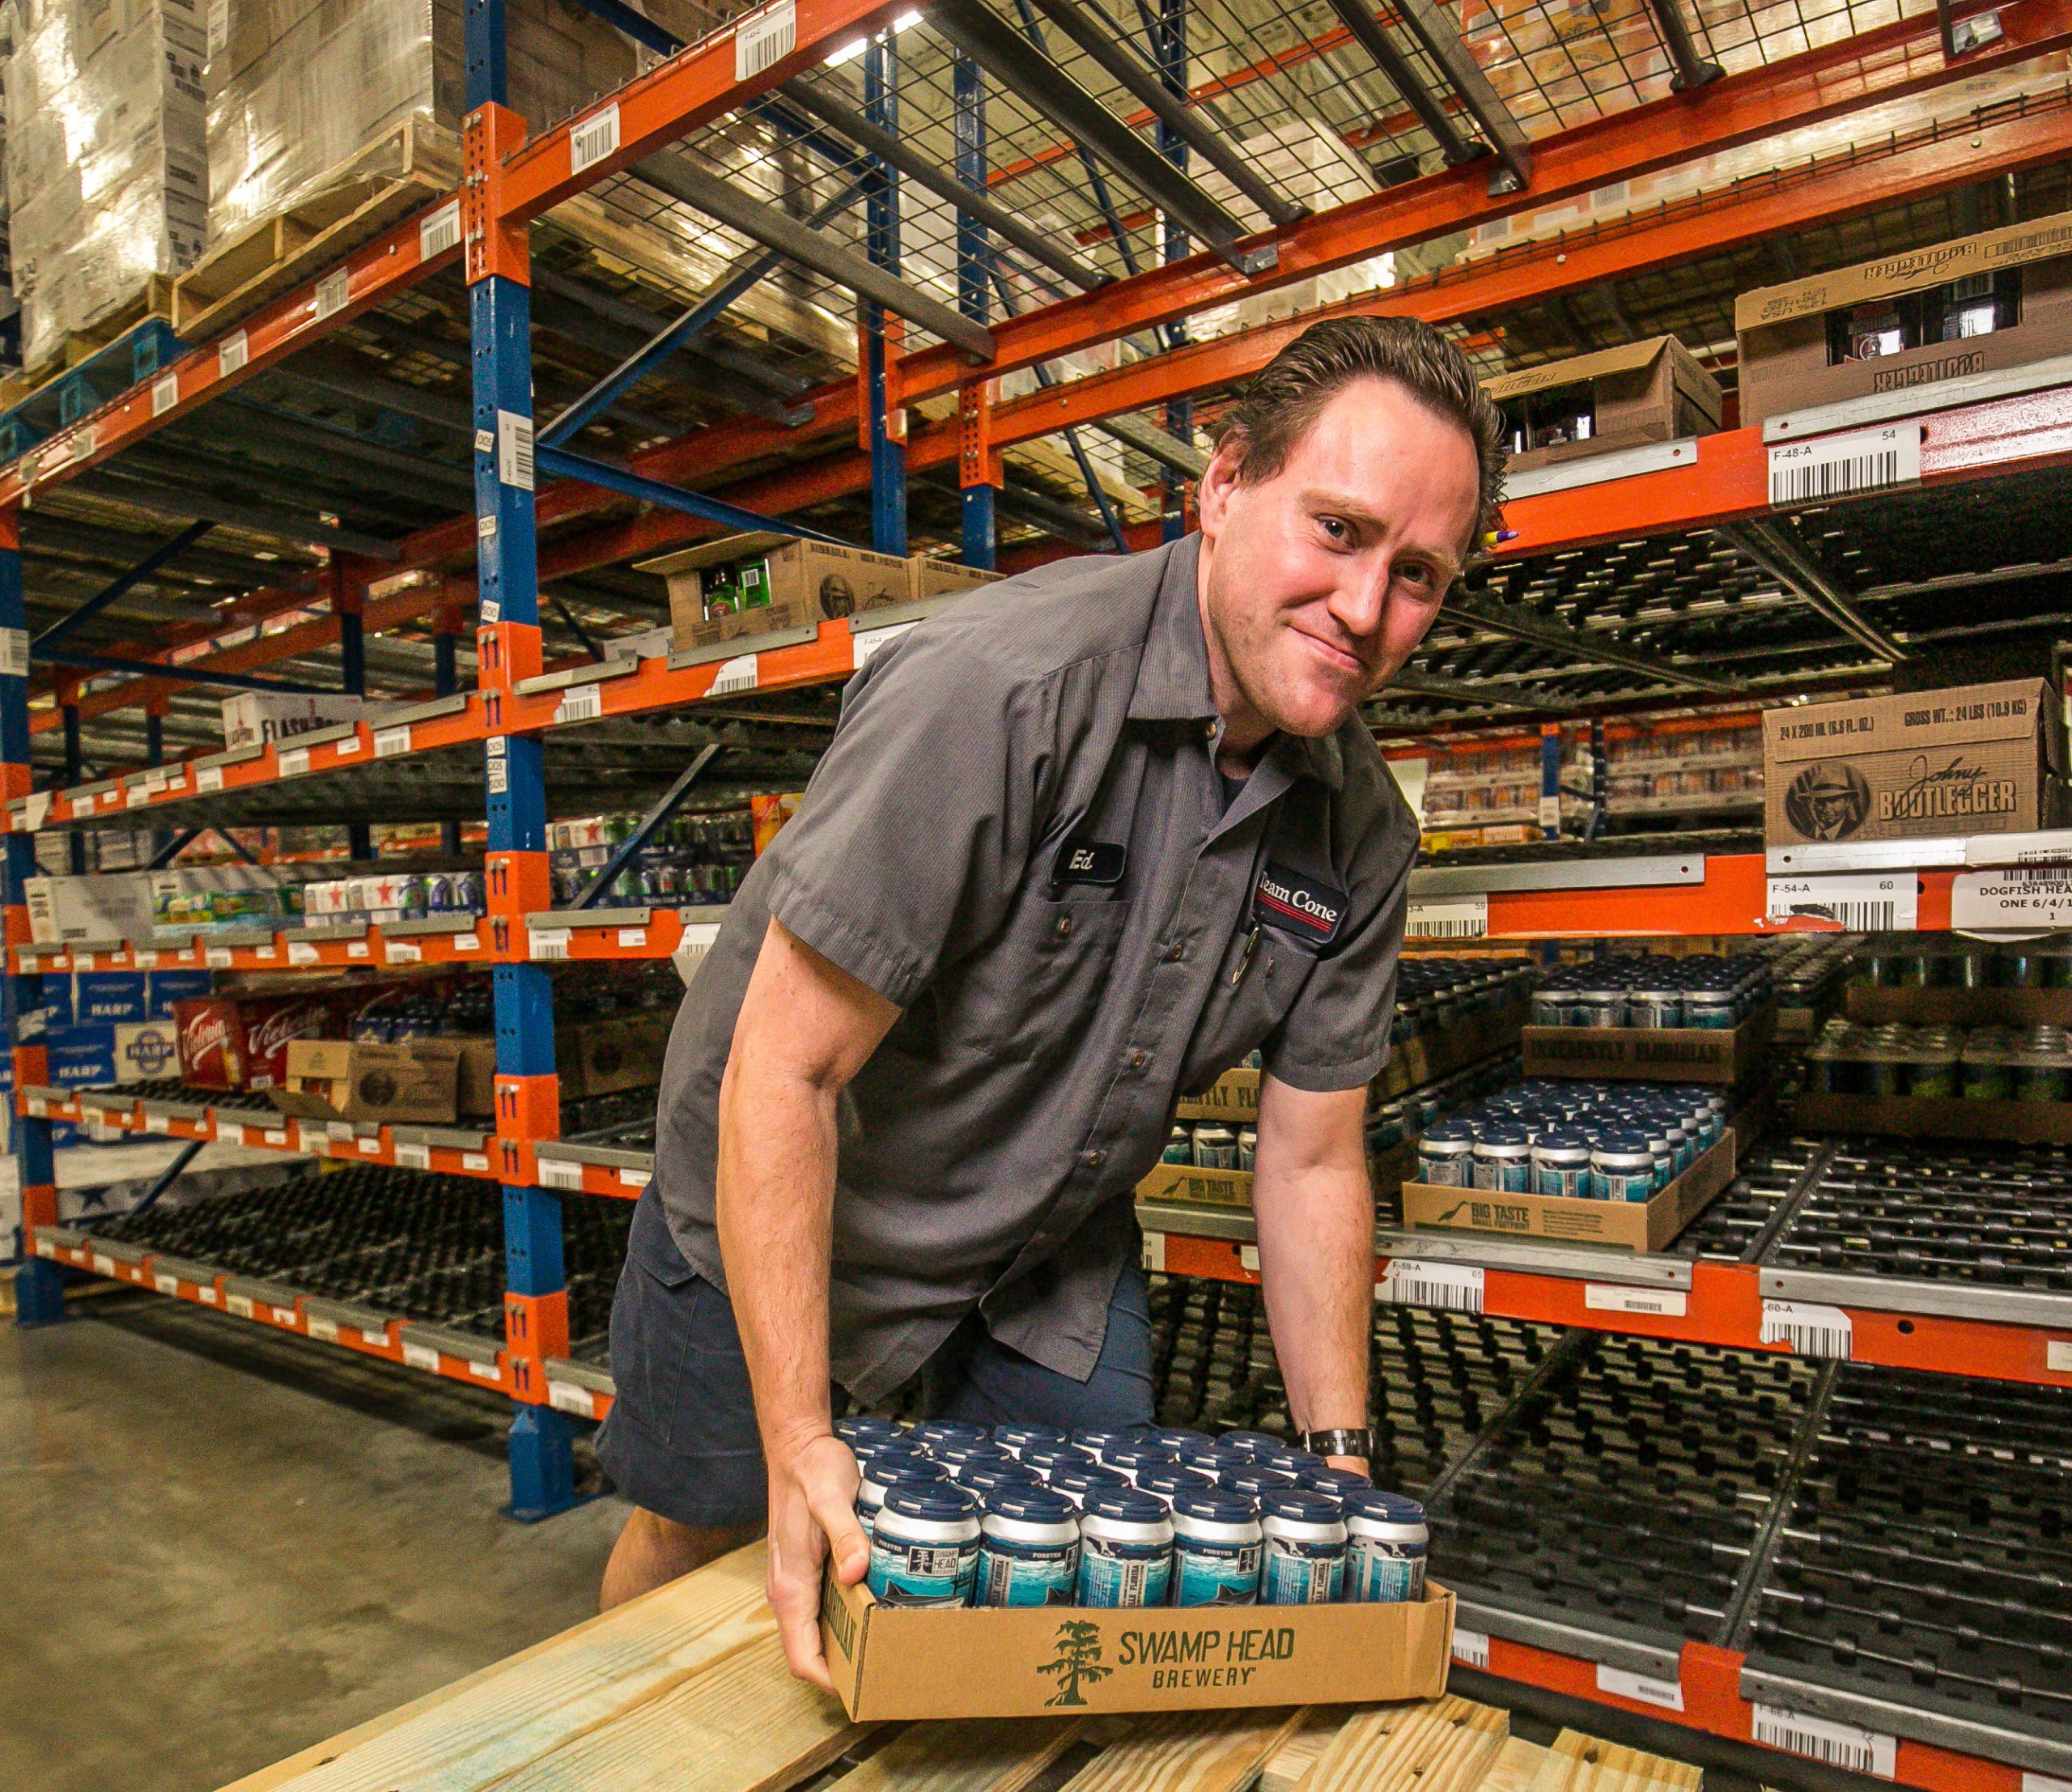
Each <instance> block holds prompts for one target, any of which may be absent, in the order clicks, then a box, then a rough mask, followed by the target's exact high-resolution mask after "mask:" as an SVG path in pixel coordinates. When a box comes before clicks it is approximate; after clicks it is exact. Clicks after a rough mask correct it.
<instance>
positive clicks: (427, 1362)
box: [403, 1338, 439, 1374]
mask: <svg viewBox="0 0 2072 1792" xmlns="http://www.w3.org/2000/svg"><path fill="white" fill-rule="evenodd" d="M403 1364H404V1366H405V1368H407V1369H430V1370H431V1372H432V1374H438V1373H439V1352H437V1351H435V1350H434V1349H433V1348H431V1345H430V1344H412V1343H411V1342H410V1340H409V1339H408V1338H405V1340H403Z"/></svg>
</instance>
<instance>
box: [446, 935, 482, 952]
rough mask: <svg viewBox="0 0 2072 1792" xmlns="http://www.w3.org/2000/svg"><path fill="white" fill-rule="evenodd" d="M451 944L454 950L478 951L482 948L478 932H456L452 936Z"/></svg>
mask: <svg viewBox="0 0 2072 1792" xmlns="http://www.w3.org/2000/svg"><path fill="white" fill-rule="evenodd" d="M452 946H453V949H454V950H455V951H456V952H479V951H481V950H482V936H481V935H480V934H479V933H456V934H455V935H454V936H453V939H452Z"/></svg>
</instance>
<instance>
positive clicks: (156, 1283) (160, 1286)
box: [151, 1275, 180, 1294]
mask: <svg viewBox="0 0 2072 1792" xmlns="http://www.w3.org/2000/svg"><path fill="white" fill-rule="evenodd" d="M151 1286H152V1287H154V1288H155V1289H157V1290H158V1291H159V1293H161V1294H177V1293H179V1292H180V1278H179V1277H178V1276H156V1275H155V1276H152V1277H151Z"/></svg>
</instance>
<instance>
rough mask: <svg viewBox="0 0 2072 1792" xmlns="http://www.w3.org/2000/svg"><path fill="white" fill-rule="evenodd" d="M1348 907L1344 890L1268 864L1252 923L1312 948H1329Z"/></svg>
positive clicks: (1253, 900)
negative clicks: (1312, 946)
mask: <svg viewBox="0 0 2072 1792" xmlns="http://www.w3.org/2000/svg"><path fill="white" fill-rule="evenodd" d="M1348 905H1349V898H1348V897H1347V895H1346V894H1345V892H1344V890H1340V889H1337V888H1335V886H1334V885H1330V884H1327V883H1324V882H1322V881H1319V880H1318V879H1317V878H1314V877H1304V876H1302V874H1301V873H1300V872H1295V871H1290V870H1289V868H1287V866H1285V865H1283V864H1275V863H1273V862H1272V860H1268V861H1267V868H1266V869H1265V870H1264V871H1263V872H1262V873H1259V889H1258V890H1257V891H1256V892H1255V894H1254V895H1253V897H1252V919H1254V920H1255V921H1257V922H1258V923H1259V924H1260V925H1261V926H1263V927H1272V928H1279V929H1280V931H1281V932H1283V933H1292V934H1293V935H1294V936H1295V937H1296V938H1297V939H1298V940H1303V941H1307V942H1308V943H1309V944H1310V945H1329V944H1330V943H1331V941H1333V940H1335V938H1337V936H1338V930H1339V928H1340V925H1341V924H1343V923H1344V919H1345V911H1346V909H1347V907H1348Z"/></svg>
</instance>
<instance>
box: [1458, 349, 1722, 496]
mask: <svg viewBox="0 0 2072 1792" xmlns="http://www.w3.org/2000/svg"><path fill="white" fill-rule="evenodd" d="M1482 389H1483V391H1484V392H1485V393H1488V396H1489V397H1490V398H1491V399H1492V400H1493V401H1495V402H1496V403H1497V405H1498V406H1500V407H1501V409H1502V410H1503V413H1504V418H1505V422H1506V423H1509V425H1510V426H1511V440H1512V442H1513V444H1514V449H1513V452H1512V454H1511V458H1510V467H1511V470H1512V471H1513V472H1514V473H1526V472H1529V471H1531V469H1533V468H1535V467H1545V466H1552V465H1556V463H1557V462H1560V461H1577V460H1581V459H1582V458H1584V457H1585V456H1589V455H1592V454H1610V453H1612V452H1615V451H1616V450H1617V449H1620V448H1637V447H1638V446H1639V445H1640V444H1642V443H1643V442H1671V441H1675V440H1677V439H1678V438H1679V437H1680V436H1685V435H1711V434H1712V433H1713V431H1715V430H1717V428H1718V427H1719V424H1720V409H1721V397H1720V389H1719V382H1718V381H1717V380H1715V379H1714V378H1713V376H1711V375H1710V374H1709V373H1708V372H1706V371H1705V369H1704V368H1703V367H1700V366H1699V365H1698V363H1697V359H1696V357H1695V356H1694V355H1692V353H1691V351H1690V350H1688V349H1687V348H1686V347H1684V345H1683V344H1682V343H1681V342H1679V341H1678V340H1677V339H1676V338H1675V337H1674V336H1656V337H1653V338H1650V339H1649V340H1648V341H1646V342H1629V343H1627V344H1626V345H1624V346H1622V347H1620V348H1611V349H1604V350H1599V352H1598V353H1597V354H1594V355H1576V356H1574V357H1573V358H1572V359H1569V360H1566V361H1552V362H1549V363H1548V364H1547V365H1546V366H1544V367H1528V368H1526V369H1525V370H1524V371H1523V372H1519V373H1506V374H1501V375H1499V376H1497V377H1496V378H1494V379H1491V380H1484V381H1483V382H1482ZM1585 428H1586V429H1587V430H1588V431H1589V433H1588V434H1587V435H1582V434H1580V433H1578V432H1579V431H1581V430H1582V429H1585Z"/></svg>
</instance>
